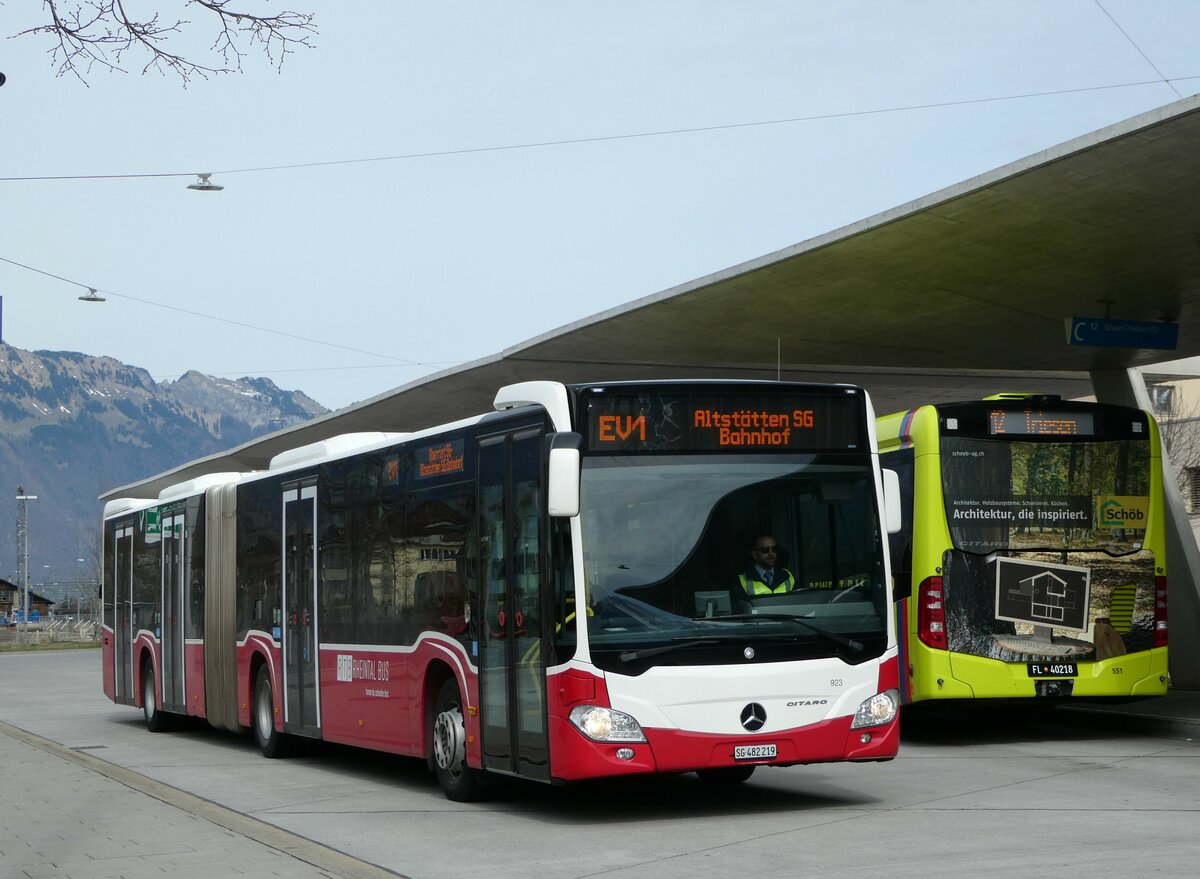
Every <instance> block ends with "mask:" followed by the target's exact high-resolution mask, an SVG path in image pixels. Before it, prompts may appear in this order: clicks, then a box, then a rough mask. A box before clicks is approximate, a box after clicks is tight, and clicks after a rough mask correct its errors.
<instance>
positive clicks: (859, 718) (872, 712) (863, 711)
mask: <svg viewBox="0 0 1200 879" xmlns="http://www.w3.org/2000/svg"><path fill="white" fill-rule="evenodd" d="M899 695H900V694H899V693H897V692H896V691H895V690H885V691H884V692H882V693H876V694H875V695H874V696H872V697H871V698H870V699H867V700H865V701H864V702H863V703H862V704H861V705H859V706H858V710H857V711H855V712H854V722H853V723H851V724H850V729H862V728H863V727H864V726H882V725H883V724H885V723H891V722H892V721H893V720H895V719H896V706H897V704H898V702H899V699H898V697H899Z"/></svg>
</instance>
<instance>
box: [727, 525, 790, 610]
mask: <svg viewBox="0 0 1200 879" xmlns="http://www.w3.org/2000/svg"><path fill="white" fill-rule="evenodd" d="M750 558H751V560H752V562H753V563H752V564H751V565H750V567H749V568H747V569H746V571H745V572H744V573H742V574H741V575H739V576H738V581H739V582H740V583H741V586H742V588H741V594H742V595H743V596H745V597H746V598H751V599H753V598H757V597H759V596H762V595H780V594H782V593H784V592H791V591H792V590H793V589H795V588H796V578H795V577H794V576H792V572H791V571H789V570H788V569H787V568H783V567H776V566H775V562H776V560H777V559H778V558H779V544H778V543H776V542H775V538H774V537H772V536H771V535H770V534H762V535H759V536H758V537H756V538H755V539H754V546H753V548H752V549H751V550H750Z"/></svg>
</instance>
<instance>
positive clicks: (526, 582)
mask: <svg viewBox="0 0 1200 879" xmlns="http://www.w3.org/2000/svg"><path fill="white" fill-rule="evenodd" d="M543 438H544V431H543V429H542V427H541V425H540V424H539V425H537V426H535V427H528V428H524V429H519V430H515V431H512V432H510V433H505V434H502V435H499V436H492V437H487V438H482V439H480V441H479V453H478V454H479V470H478V473H479V492H480V497H479V511H480V516H481V525H480V528H481V533H480V535H479V540H480V546H479V560H480V565H481V566H482V570H481V572H480V573H481V576H480V580H479V582H480V584H481V588H482V589H483V591H484V594H483V596H481V599H482V600H481V602H480V606H481V607H482V608H483V619H482V621H481V624H480V629H481V631H480V641H481V648H482V649H481V650H480V657H479V666H480V683H479V688H480V698H479V702H480V715H481V717H480V721H481V724H480V725H481V733H482V739H483V741H482V747H483V765H484V768H485V769H490V770H494V771H499V772H505V773H512V774H516V775H522V776H526V777H529V778H539V779H549V778H550V763H549V748H548V744H547V734H546V698H545V690H546V670H545V664H544V663H543V661H542V642H543V635H544V624H543V616H542V610H541V606H542V601H541V589H540V581H541V577H540V573H541V569H542V567H543V565H542V556H543V553H542V547H541V527H542V526H541V522H542V520H543V519H544V514H543V503H542V491H541V477H542V443H543Z"/></svg>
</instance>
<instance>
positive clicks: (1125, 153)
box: [102, 96, 1200, 499]
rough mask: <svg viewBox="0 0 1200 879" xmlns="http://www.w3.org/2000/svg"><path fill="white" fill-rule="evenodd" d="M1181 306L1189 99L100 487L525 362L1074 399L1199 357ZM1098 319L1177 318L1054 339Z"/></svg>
mask: <svg viewBox="0 0 1200 879" xmlns="http://www.w3.org/2000/svg"><path fill="white" fill-rule="evenodd" d="M1198 307H1200V96H1194V97H1190V98H1186V99H1184V100H1181V101H1177V102H1175V103H1173V104H1169V105H1167V106H1165V107H1162V108H1159V109H1157V110H1154V111H1151V112H1149V113H1145V114H1142V115H1140V116H1136V117H1134V118H1132V119H1128V120H1126V121H1124V122H1121V123H1118V124H1116V125H1112V126H1109V127H1108V128H1104V129H1101V130H1100V131H1097V132H1094V133H1092V134H1088V135H1085V136H1083V137H1080V138H1076V139H1075V140H1072V141H1069V142H1067V143H1065V144H1061V145H1059V146H1057V147H1054V148H1052V149H1048V150H1045V151H1043V152H1040V153H1037V154H1035V155H1032V156H1029V157H1028V158H1025V159H1022V160H1020V161H1018V162H1014V163H1012V164H1010V165H1006V166H1004V167H1001V168H998V169H996V170H994V171H991V172H989V173H987V174H983V175H980V176H979V177H975V178H973V179H971V180H967V181H964V182H962V183H959V184H956V185H954V186H951V187H948V188H946V189H943V190H941V191H939V192H935V193H933V194H931V195H928V196H925V197H924V198H920V199H917V200H916V201H913V202H909V203H908V204H905V205H901V206H899V207H896V208H893V209H891V210H888V211H884V212H883V213H881V214H877V215H876V216H873V217H870V218H868V219H865V220H862V221H860V222H858V223H854V224H852V225H850V226H846V227H844V228H841V229H837V230H835V231H832V232H829V233H827V234H825V235H821V236H818V237H817V238H813V239H811V240H809V241H805V242H802V243H800V244H796V245H794V246H792V247H789V248H786V249H784V250H781V251H778V252H776V253H771V254H768V255H766V256H763V257H760V258H758V259H755V260H751V261H749V262H746V263H743V264H741V265H737V266H733V267H732V268H729V269H726V270H724V271H721V272H717V273H715V274H713V275H709V276H706V277H703V278H699V279H697V280H695V281H691V282H689V283H686V284H682V285H680V286H678V287H674V288H672V289H669V290H665V291H663V292H661V293H656V294H654V295H651V296H647V297H644V298H642V299H638V300H635V301H633V302H631V303H629V304H627V305H623V306H620V307H617V308H613V309H610V310H608V311H605V312H602V313H600V314H597V315H594V316H592V317H589V318H585V319H584V320H581V321H578V322H576V323H573V324H570V325H568V326H565V327H562V328H560V329H557V330H554V331H552V332H550V333H546V334H544V335H542V336H538V337H536V338H534V339H531V340H529V341H527V342H523V343H521V344H518V345H515V346H513V347H511V348H508V349H506V350H505V351H503V352H501V353H500V354H497V355H494V356H491V357H487V358H484V359H481V360H478V361H475V362H473V363H469V364H466V365H463V366H460V367H457V368H455V369H451V370H446V371H444V372H441V373H437V374H435V375H432V376H428V377H426V378H423V379H420V380H418V381H415V382H412V383H410V384H407V385H403V386H401V387H399V388H397V389H396V390H394V391H391V392H388V393H386V394H382V395H380V396H377V397H374V398H372V399H370V400H367V401H366V402H363V403H359V404H356V405H354V406H351V407H349V408H348V409H344V410H341V411H339V412H335V413H332V414H330V415H327V416H324V417H322V418H319V419H316V420H314V421H311V422H307V423H305V424H303V425H299V426H297V427H294V428H291V429H289V430H285V431H280V432H278V433H275V434H271V435H269V436H267V437H264V438H262V439H259V440H255V441H253V442H250V443H247V444H245V445H242V446H239V447H238V448H235V449H232V450H230V451H229V452H227V453H224V454H221V455H214V456H211V457H209V458H205V459H202V460H199V461H195V462H192V463H191V464H188V465H185V466H183V467H179V468H177V469H175V470H172V471H168V472H167V473H163V474H159V475H158V476H155V477H152V478H149V479H146V480H144V481H142V482H138V483H134V484H131V485H128V486H123V487H121V488H119V489H115V490H113V491H110V492H107V493H106V494H105V495H103V496H102V497H103V499H110V498H115V497H145V498H150V497H155V496H156V495H157V494H158V492H159V491H160V490H161V489H162V488H164V487H165V486H167V485H171V484H173V483H176V482H180V481H183V480H186V479H192V478H195V477H196V476H198V475H201V474H204V473H210V472H218V471H230V470H238V471H248V470H257V469H263V468H265V467H266V465H267V462H268V461H269V460H270V458H271V457H272V456H273V455H275V454H277V453H279V452H281V451H284V450H286V449H289V448H294V447H296V446H299V445H304V444H306V443H310V442H316V441H318V440H321V439H325V438H327V437H329V436H333V435H336V434H341V433H349V432H355V431H411V430H418V429H421V428H424V427H429V426H432V425H436V424H439V423H443V422H447V421H451V420H454V419H457V418H461V417H465V416H467V415H471V414H475V413H480V412H485V411H488V410H489V409H491V404H492V399H493V397H494V395H495V392H496V389H497V388H499V387H501V386H502V385H505V384H509V383H511V382H515V381H525V380H529V379H550V380H555V381H563V382H577V381H578V382H586V381H608V380H616V379H647V378H676V377H693V378H695V377H709V378H759V379H761V378H768V379H773V378H775V377H776V376H777V375H778V377H780V378H782V379H785V380H810V381H849V382H853V383H856V384H860V385H862V386H864V387H866V388H867V390H868V391H869V392H870V393H871V395H872V397H873V398H874V401H875V407H876V411H878V412H880V413H883V412H889V411H894V410H895V409H899V408H904V407H906V406H909V405H913V404H916V403H920V402H939V401H947V400H956V399H971V398H977V397H980V396H983V395H985V394H988V393H994V392H996V391H1001V390H1036V391H1043V392H1049V393H1060V394H1062V395H1063V396H1083V395H1086V394H1090V393H1091V392H1092V385H1091V381H1090V379H1089V372H1090V371H1093V370H1109V369H1121V368H1126V367H1130V366H1146V365H1149V364H1152V363H1156V362H1163V361H1167V360H1176V359H1178V358H1182V357H1190V356H1195V355H1200V321H1197V320H1195V319H1194V317H1193V316H1194V315H1196V314H1197V311H1198ZM763 315H769V316H770V317H769V319H767V320H764V319H763ZM1106 316H1107V317H1112V318H1116V319H1127V320H1148V321H1157V320H1166V321H1178V322H1179V344H1178V348H1177V350H1176V351H1147V350H1135V349H1116V348H1089V347H1082V346H1076V345H1068V344H1067V334H1066V325H1065V322H1066V321H1067V320H1068V319H1070V318H1072V317H1106ZM777 345H778V348H777ZM777 351H778V359H777Z"/></svg>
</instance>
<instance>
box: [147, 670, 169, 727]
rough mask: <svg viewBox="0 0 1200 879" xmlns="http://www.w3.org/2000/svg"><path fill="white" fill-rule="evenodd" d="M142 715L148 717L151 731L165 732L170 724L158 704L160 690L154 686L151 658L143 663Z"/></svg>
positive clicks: (148, 725)
mask: <svg viewBox="0 0 1200 879" xmlns="http://www.w3.org/2000/svg"><path fill="white" fill-rule="evenodd" d="M142 715H143V716H144V717H145V718H146V729H148V730H150V732H163V731H164V730H166V729H167V727H168V726H169V725H170V724H169V723H168V718H167V715H166V714H165V713H164V712H163V711H162V709H160V708H159V705H158V690H157V688H156V687H155V686H154V663H153V662H152V661H151V660H149V659H147V660H146V661H145V662H144V663H142Z"/></svg>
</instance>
